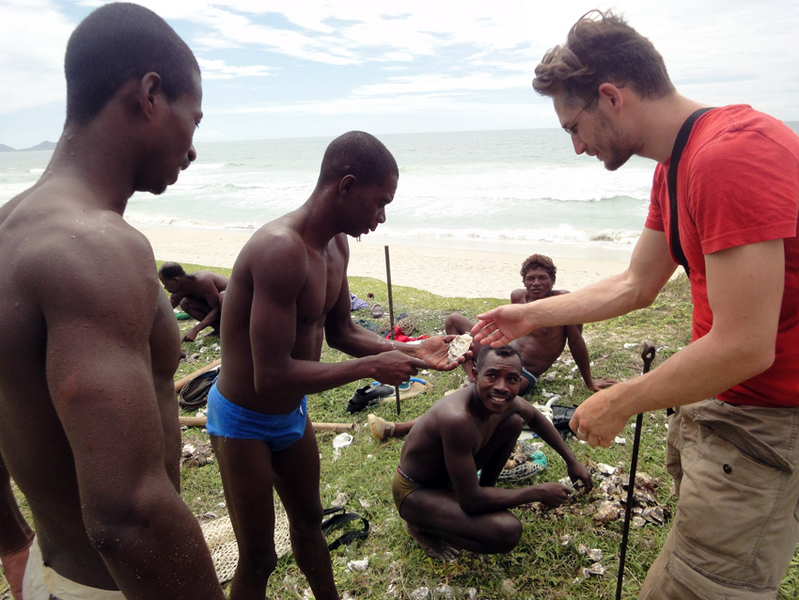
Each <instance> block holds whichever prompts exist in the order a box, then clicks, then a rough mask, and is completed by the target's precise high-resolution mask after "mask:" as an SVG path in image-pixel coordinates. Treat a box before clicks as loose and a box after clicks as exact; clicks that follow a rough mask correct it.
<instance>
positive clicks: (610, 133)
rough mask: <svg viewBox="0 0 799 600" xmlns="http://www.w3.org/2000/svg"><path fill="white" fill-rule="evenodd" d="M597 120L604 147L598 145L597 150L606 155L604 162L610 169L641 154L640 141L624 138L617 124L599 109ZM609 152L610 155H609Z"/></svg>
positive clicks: (617, 167)
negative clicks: (635, 141)
mask: <svg viewBox="0 0 799 600" xmlns="http://www.w3.org/2000/svg"><path fill="white" fill-rule="evenodd" d="M596 121H597V125H598V129H599V132H598V133H599V135H601V136H602V138H601V144H602V147H601V148H600V147H597V150H599V151H600V152H601V153H602V154H603V155H605V156H604V157H603V158H602V162H603V163H604V165H605V168H606V169H607V170H608V171H615V170H617V169H619V168H620V167H621V166H622V165H624V163H626V162H627V161H628V160H630V157H631V156H633V155H634V154H639V153H640V152H641V150H642V149H643V148H642V144H641V143H640V142H639V143H637V144H636V143H633V142H632V141H631V140H629V139H623V138H622V135H621V133H620V132H619V130H618V129H617V128H616V126H615V125H613V123H612V122H611V121H610V119H608V118H607V117H605V115H603V114H602V113H601V112H599V111H597V117H596ZM608 154H610V156H607V155H608Z"/></svg>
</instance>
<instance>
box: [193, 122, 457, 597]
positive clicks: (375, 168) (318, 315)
mask: <svg viewBox="0 0 799 600" xmlns="http://www.w3.org/2000/svg"><path fill="white" fill-rule="evenodd" d="M398 177H399V170H398V168H397V163H396V162H395V160H394V157H393V156H391V153H390V152H389V151H388V150H387V149H386V147H385V146H384V145H383V144H382V143H381V142H380V141H379V140H377V139H376V138H374V137H373V136H371V135H369V134H368V133H363V132H358V131H353V132H349V133H346V134H344V135H342V136H340V137H338V138H336V139H335V140H333V142H331V143H330V145H329V146H328V148H327V150H326V151H325V155H324V158H323V160H322V167H321V172H320V175H319V179H318V181H317V184H316V187H315V189H314V191H313V192H312V193H311V196H310V197H309V198H308V200H307V201H306V202H305V204H303V205H302V206H300V207H299V208H298V209H297V210H295V211H293V212H290V213H288V214H286V215H284V216H283V217H281V218H279V219H277V220H275V221H272V222H271V223H267V224H266V225H264V226H263V227H262V228H261V229H260V230H259V231H257V232H256V233H255V235H253V236H252V238H251V239H250V241H248V242H247V244H246V245H245V246H244V248H243V249H242V251H241V253H240V254H239V257H238V258H237V259H236V263H235V265H234V266H233V272H232V274H231V277H230V285H229V286H228V289H227V293H226V298H225V304H224V308H223V310H222V370H221V374H220V376H219V379H218V380H217V382H216V384H215V385H214V387H212V388H211V391H210V393H209V395H208V432H209V433H210V434H211V443H212V444H213V447H214V451H215V453H216V456H217V458H218V460H219V469H220V472H221V474H222V483H223V485H224V488H225V497H226V499H227V505H228V510H229V511H230V518H231V521H232V523H233V529H234V531H235V533H236V539H237V541H238V546H239V563H238V567H237V569H236V573H235V575H234V577H233V581H232V583H231V586H230V597H231V599H232V600H250V599H257V600H263V598H264V594H265V590H266V585H267V582H268V579H269V575H270V574H271V573H272V571H273V570H274V568H275V564H276V562H277V556H276V554H275V547H274V521H275V515H274V506H273V501H272V499H273V488H274V489H275V490H276V491H277V493H278V495H279V496H280V498H281V500H282V501H283V505H284V506H285V508H286V513H287V515H288V519H289V523H290V525H291V528H290V530H291V546H292V549H293V551H294V558H295V559H296V561H297V565H298V566H299V567H300V569H302V571H303V573H305V576H306V577H307V579H308V583H309V584H310V586H311V590H312V591H313V593H314V595H315V597H316V598H318V599H329V598H338V594H337V592H336V586H335V582H334V581H333V571H332V568H331V565H330V555H329V553H328V549H327V542H326V541H325V538H324V535H323V534H322V530H321V527H320V524H321V521H322V504H321V500H320V498H319V450H318V448H317V445H316V437H315V435H314V433H313V429H312V427H311V425H310V419H309V418H308V411H307V407H306V394H314V393H318V392H322V391H324V390H328V389H331V388H334V387H337V386H340V385H344V384H347V383H350V382H352V381H357V380H359V379H377V380H379V381H382V382H384V383H386V384H388V385H399V384H400V383H402V382H403V381H407V380H408V379H409V378H410V377H411V376H413V375H415V374H416V373H417V372H418V370H419V369H423V368H433V369H441V370H449V369H453V368H455V367H456V366H457V365H458V363H457V362H449V361H448V360H447V357H446V344H445V342H446V341H450V340H451V339H452V336H449V337H442V336H437V337H433V338H429V339H426V340H424V341H423V342H420V343H407V344H404V343H401V342H393V341H389V340H387V339H384V338H381V337H380V336H378V335H376V334H375V333H373V332H371V331H369V330H367V329H365V328H363V327H360V326H359V325H356V324H355V323H353V321H352V318H351V316H350V293H349V286H348V284H347V262H348V260H349V246H348V242H347V236H348V235H350V236H353V237H357V236H360V235H364V234H367V233H369V232H370V231H373V230H374V229H376V228H377V226H378V225H379V224H380V223H383V222H384V221H385V219H386V212H385V209H386V205H388V204H389V203H390V202H391V201H392V200H393V198H394V192H395V191H396V189H397V179H398ZM323 339H326V340H327V343H328V345H329V346H330V347H332V348H336V349H338V350H341V351H343V352H346V353H348V354H350V355H352V356H355V357H360V358H356V359H354V360H348V361H342V362H338V363H322V362H320V357H321V354H322V340H323ZM425 359H429V360H425Z"/></svg>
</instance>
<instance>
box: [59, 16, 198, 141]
mask: <svg viewBox="0 0 799 600" xmlns="http://www.w3.org/2000/svg"><path fill="white" fill-rule="evenodd" d="M151 71H152V72H155V73H158V75H159V76H160V77H161V85H162V89H163V90H164V95H165V96H166V98H167V100H169V102H174V101H175V100H177V99H178V98H179V97H180V96H182V95H183V94H187V93H191V92H192V91H194V87H195V83H194V74H195V73H196V74H198V75H199V73H200V67H199V65H198V64H197V60H196V59H195V58H194V54H192V52H191V50H190V49H189V47H188V46H187V45H186V43H185V42H184V41H183V40H182V39H180V37H179V36H178V34H177V33H175V31H174V30H173V29H172V28H171V27H170V26H169V25H168V24H167V23H166V21H164V20H163V19H162V18H161V17H159V16H158V15H157V14H155V13H154V12H153V11H151V10H149V9H147V8H144V7H143V6H138V5H136V4H130V3H127V2H117V3H112V4H106V5H105V6H101V7H100V8H98V9H97V10H95V11H94V12H92V13H91V14H90V15H89V16H88V17H86V18H85V19H84V20H83V21H82V22H81V23H80V25H78V26H77V28H76V29H75V31H73V32H72V35H71V36H70V38H69V42H68V43H67V52H66V56H65V58H64V73H65V75H66V79H67V120H66V121H67V124H70V123H75V124H77V125H86V124H87V123H89V122H90V121H91V120H92V119H94V117H96V116H97V115H98V114H100V111H102V109H103V107H105V105H106V104H107V103H108V102H109V100H111V98H113V97H114V95H115V94H116V93H117V91H119V89H120V88H122V86H124V85H125V84H126V83H127V82H128V81H130V80H131V79H140V78H142V77H144V75H146V74H147V73H149V72H151Z"/></svg>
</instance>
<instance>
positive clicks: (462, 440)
mask: <svg viewBox="0 0 799 600" xmlns="http://www.w3.org/2000/svg"><path fill="white" fill-rule="evenodd" d="M521 373H522V360H521V357H520V356H519V353H518V352H517V351H516V350H514V349H513V348H511V347H510V346H505V347H502V348H491V347H484V348H483V349H482V350H481V352H480V355H479V356H478V358H477V362H476V365H475V367H474V376H475V383H474V385H472V386H469V387H468V388H464V389H460V390H458V391H456V392H454V393H452V394H450V395H448V396H446V397H444V398H442V399H441V400H439V401H438V402H436V403H435V404H434V405H433V406H432V407H431V408H430V410H428V411H427V412H425V413H424V414H423V415H422V416H421V417H419V420H418V421H417V422H416V423H415V425H414V427H413V428H412V429H411V431H410V433H409V434H408V437H407V439H406V441H405V444H404V445H403V447H402V455H401V457H400V464H399V466H398V467H397V472H396V473H395V474H394V479H393V481H392V486H391V487H392V492H393V495H394V502H395V504H396V505H397V510H399V513H400V516H401V517H402V518H403V519H404V520H405V521H406V523H407V528H408V533H410V535H411V536H412V537H413V538H414V539H415V540H416V541H417V542H418V543H419V544H420V545H421V546H422V548H424V550H425V551H426V552H427V553H428V554H430V555H431V556H433V557H435V558H443V559H451V558H453V557H454V556H455V555H457V553H458V549H465V550H470V551H472V552H478V553H482V554H494V553H504V552H510V551H511V550H513V548H515V547H516V545H517V544H518V543H519V539H520V538H521V534H522V524H521V522H520V521H519V519H517V518H516V517H515V516H514V515H513V514H511V512H510V511H509V510H508V509H510V508H513V507H516V506H520V505H522V504H527V503H530V502H542V503H544V504H545V505H547V506H551V507H557V506H560V505H561V504H563V503H565V502H567V501H568V500H569V498H570V497H571V493H572V490H571V488H569V487H567V486H565V485H561V484H559V483H544V484H540V485H533V486H529V487H524V488H521V489H502V488H496V487H495V485H496V482H497V479H498V478H499V475H500V473H501V471H502V469H503V467H504V466H505V463H506V461H507V460H508V458H509V457H510V455H511V453H512V451H513V448H514V446H515V445H516V441H517V439H518V437H519V434H520V433H521V430H522V423H523V422H525V421H526V422H527V423H528V425H529V426H530V428H531V429H532V430H533V431H534V432H536V433H537V434H538V435H539V437H541V439H543V440H544V441H545V442H547V443H548V444H549V445H550V446H552V448H554V449H555V451H556V452H557V453H558V454H560V455H561V456H562V457H563V459H564V460H565V461H566V464H567V466H568V473H569V477H570V478H571V480H572V481H573V482H581V483H582V485H583V486H584V489H585V491H589V490H590V489H591V488H592V487H593V484H592V482H591V476H590V474H589V473H588V469H586V467H585V466H583V465H582V464H581V463H580V462H579V461H578V460H577V458H576V457H575V456H574V454H573V453H572V451H571V450H570V449H569V447H568V446H567V445H566V443H565V442H564V441H563V439H562V438H561V437H560V434H558V432H557V430H556V429H555V427H554V426H553V425H552V424H551V423H550V422H549V421H548V420H547V419H546V418H545V417H544V416H543V415H542V414H541V413H540V412H539V411H538V410H537V409H536V408H535V407H533V406H532V405H531V404H530V403H529V402H527V401H526V400H524V399H522V398H520V397H518V396H517V394H518V391H519V385H520V383H521V378H522V374H521ZM478 470H479V471H480V474H479V476H478Z"/></svg>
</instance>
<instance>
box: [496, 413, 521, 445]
mask: <svg viewBox="0 0 799 600" xmlns="http://www.w3.org/2000/svg"><path fill="white" fill-rule="evenodd" d="M523 425H524V419H522V417H521V415H519V414H513V415H511V416H509V417H508V418H507V419H505V420H504V421H502V423H500V424H499V426H498V427H497V430H496V433H497V434H500V435H502V436H503V437H507V438H511V437H512V438H513V439H514V440H516V439H517V438H518V437H519V436H520V435H521V433H522V426H523Z"/></svg>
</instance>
